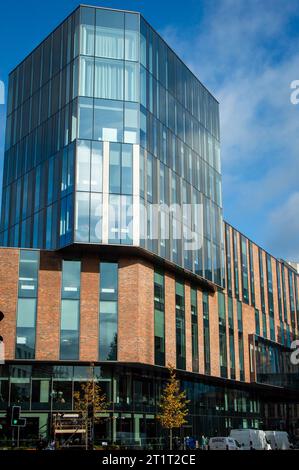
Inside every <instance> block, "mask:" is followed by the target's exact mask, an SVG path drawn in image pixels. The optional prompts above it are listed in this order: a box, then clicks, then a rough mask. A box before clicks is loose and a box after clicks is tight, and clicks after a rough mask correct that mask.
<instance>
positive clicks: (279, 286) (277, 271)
mask: <svg viewBox="0 0 299 470" xmlns="http://www.w3.org/2000/svg"><path fill="white" fill-rule="evenodd" d="M276 280H277V300H278V314H279V320H280V321H281V322H282V295H281V275H280V264H279V261H278V260H276Z"/></svg>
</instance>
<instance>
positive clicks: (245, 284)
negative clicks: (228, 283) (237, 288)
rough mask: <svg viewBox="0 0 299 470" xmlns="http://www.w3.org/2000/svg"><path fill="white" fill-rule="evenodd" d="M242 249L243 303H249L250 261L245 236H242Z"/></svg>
mask: <svg viewBox="0 0 299 470" xmlns="http://www.w3.org/2000/svg"><path fill="white" fill-rule="evenodd" d="M240 248H241V250H240V251H241V267H242V291H243V296H242V297H243V301H244V302H245V303H247V304H248V303H249V292H248V259H247V240H246V238H245V237H244V236H243V235H240Z"/></svg>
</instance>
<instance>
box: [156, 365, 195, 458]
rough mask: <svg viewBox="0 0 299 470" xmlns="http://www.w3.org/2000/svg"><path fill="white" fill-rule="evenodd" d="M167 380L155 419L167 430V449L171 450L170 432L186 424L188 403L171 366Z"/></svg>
mask: <svg viewBox="0 0 299 470" xmlns="http://www.w3.org/2000/svg"><path fill="white" fill-rule="evenodd" d="M168 371H169V379H168V381H167V384H166V386H165V388H164V389H163V392H162V395H161V401H160V404H159V408H160V412H159V413H158V415H157V419H158V420H159V421H160V423H161V425H162V427H163V428H166V429H168V430H169V448H170V450H172V431H173V429H174V428H180V427H181V426H182V425H183V424H185V423H187V420H186V419H185V418H186V416H187V415H188V407H187V405H188V403H189V401H190V400H187V398H186V392H185V391H181V390H180V382H179V380H177V378H176V373H175V370H174V368H173V366H172V365H169V366H168Z"/></svg>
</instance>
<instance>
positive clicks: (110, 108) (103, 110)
mask: <svg viewBox="0 0 299 470" xmlns="http://www.w3.org/2000/svg"><path fill="white" fill-rule="evenodd" d="M94 139H95V140H106V141H110V142H122V140H123V103H121V102H117V101H111V100H109V101H106V100H100V99H96V100H95V109H94Z"/></svg>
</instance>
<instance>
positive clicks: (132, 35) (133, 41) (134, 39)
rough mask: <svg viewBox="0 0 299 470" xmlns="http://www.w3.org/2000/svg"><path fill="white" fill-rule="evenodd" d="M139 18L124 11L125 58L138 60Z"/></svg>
mask: <svg viewBox="0 0 299 470" xmlns="http://www.w3.org/2000/svg"><path fill="white" fill-rule="evenodd" d="M138 31H139V18H138V15H135V14H133V13H125V59H126V60H138Z"/></svg>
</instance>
